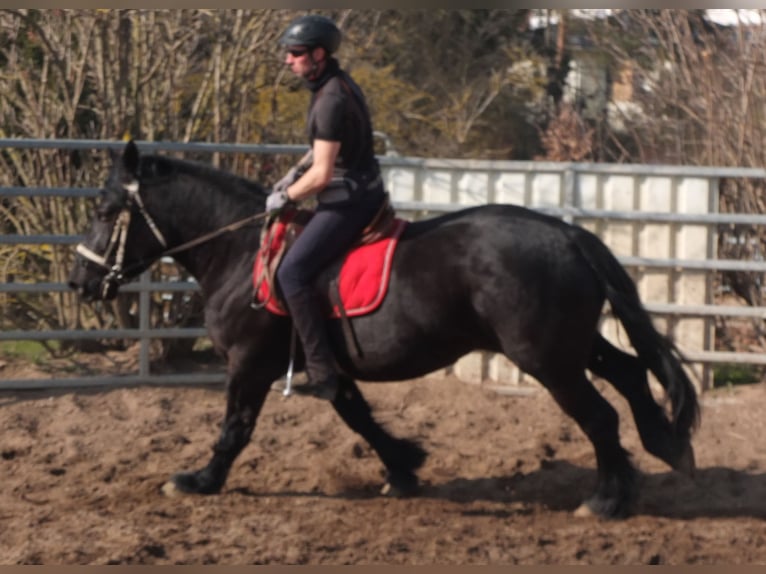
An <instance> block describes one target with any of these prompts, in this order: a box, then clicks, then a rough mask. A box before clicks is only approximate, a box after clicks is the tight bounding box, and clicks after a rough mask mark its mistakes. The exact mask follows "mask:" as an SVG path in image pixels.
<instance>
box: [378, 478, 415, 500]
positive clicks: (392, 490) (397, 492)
mask: <svg viewBox="0 0 766 574" xmlns="http://www.w3.org/2000/svg"><path fill="white" fill-rule="evenodd" d="M380 494H382V495H383V496H386V497H388V498H407V497H408V496H410V495H409V494H408V493H407V492H405V491H404V490H402V489H401V488H399V487H398V486H394V485H393V484H391V483H390V482H387V483H386V484H384V485H383V488H381V489H380Z"/></svg>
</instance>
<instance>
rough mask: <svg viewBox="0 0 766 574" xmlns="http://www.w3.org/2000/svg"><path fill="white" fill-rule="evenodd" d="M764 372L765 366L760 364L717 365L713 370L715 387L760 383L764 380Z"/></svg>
mask: <svg viewBox="0 0 766 574" xmlns="http://www.w3.org/2000/svg"><path fill="white" fill-rule="evenodd" d="M763 374H764V373H763V367H760V366H758V365H742V364H738V363H735V364H729V363H723V364H720V365H717V366H716V367H715V369H714V371H713V387H730V386H735V385H752V384H755V383H760V382H761V381H762V380H763Z"/></svg>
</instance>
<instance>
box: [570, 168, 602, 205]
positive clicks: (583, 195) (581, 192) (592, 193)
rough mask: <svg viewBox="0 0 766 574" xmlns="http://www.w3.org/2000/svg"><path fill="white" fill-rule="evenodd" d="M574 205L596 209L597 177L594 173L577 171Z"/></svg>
mask: <svg viewBox="0 0 766 574" xmlns="http://www.w3.org/2000/svg"><path fill="white" fill-rule="evenodd" d="M575 189H576V193H575V202H576V207H579V208H581V209H598V208H599V207H600V206H599V178H598V176H596V175H594V174H587V173H579V174H577V182H576V183H575Z"/></svg>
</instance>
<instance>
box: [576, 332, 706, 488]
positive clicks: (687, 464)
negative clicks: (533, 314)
mask: <svg viewBox="0 0 766 574" xmlns="http://www.w3.org/2000/svg"><path fill="white" fill-rule="evenodd" d="M588 368H589V369H590V370H591V372H592V373H593V374H595V375H597V376H599V377H602V378H603V379H606V380H607V381H609V383H611V384H612V385H613V386H614V388H615V389H617V391H618V392H619V393H620V394H621V395H622V396H624V397H625V398H626V399H627V401H628V403H629V404H630V409H631V411H632V413H633V418H634V419H635V421H636V427H637V429H638V434H639V436H640V437H641V443H642V444H643V445H644V448H645V449H646V450H647V451H648V452H650V453H651V454H653V455H654V456H656V457H657V458H659V459H660V460H663V461H665V462H666V463H667V464H668V465H670V466H671V467H672V468H674V469H676V470H680V471H682V472H685V473H687V474H691V473H692V472H693V470H694V451H693V449H692V446H691V440H690V437H689V436H688V435H685V436H678V435H676V434H675V433H674V432H673V428H672V425H671V423H670V421H669V420H668V418H667V416H666V415H665V413H664V412H663V409H662V407H660V405H658V404H657V402H656V401H655V400H654V398H653V397H652V394H651V391H650V390H649V382H648V379H647V376H646V368H645V367H643V366H642V365H641V363H640V362H639V360H638V359H637V358H636V357H634V356H632V355H629V354H627V353H623V352H622V351H620V350H619V349H617V348H616V347H614V346H613V345H612V344H611V343H610V342H609V341H607V340H606V339H605V338H604V337H602V336H601V335H598V336H597V337H596V340H595V341H594V345H593V351H592V353H591V358H590V362H589V363H588Z"/></svg>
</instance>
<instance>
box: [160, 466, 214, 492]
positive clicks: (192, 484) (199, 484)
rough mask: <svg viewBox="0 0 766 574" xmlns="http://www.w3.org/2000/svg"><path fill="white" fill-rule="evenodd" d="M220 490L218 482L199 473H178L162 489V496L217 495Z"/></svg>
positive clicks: (202, 472)
mask: <svg viewBox="0 0 766 574" xmlns="http://www.w3.org/2000/svg"><path fill="white" fill-rule="evenodd" d="M220 490H221V485H219V484H218V481H213V480H210V477H209V476H208V474H207V473H206V472H204V471H201V472H179V473H178V474H175V475H173V477H172V478H171V479H170V480H169V481H168V482H166V483H165V484H164V485H163V487H162V492H163V494H165V495H167V496H178V495H181V494H217V493H218V492H220Z"/></svg>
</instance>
